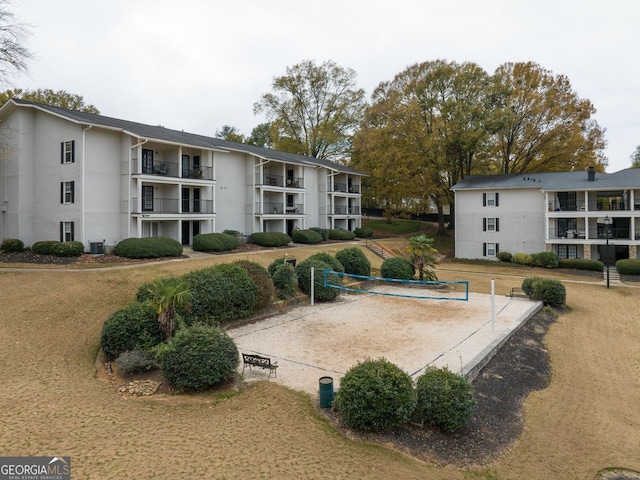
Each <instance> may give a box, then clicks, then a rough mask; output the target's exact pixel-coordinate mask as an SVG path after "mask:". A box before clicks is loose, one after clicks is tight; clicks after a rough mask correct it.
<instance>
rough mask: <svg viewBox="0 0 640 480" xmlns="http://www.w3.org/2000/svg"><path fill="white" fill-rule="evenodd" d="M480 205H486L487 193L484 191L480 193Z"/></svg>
mask: <svg viewBox="0 0 640 480" xmlns="http://www.w3.org/2000/svg"><path fill="white" fill-rule="evenodd" d="M482 206H483V207H486V206H487V194H486V193H483V194H482Z"/></svg>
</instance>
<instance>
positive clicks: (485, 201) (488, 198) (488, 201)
mask: <svg viewBox="0 0 640 480" xmlns="http://www.w3.org/2000/svg"><path fill="white" fill-rule="evenodd" d="M499 200H500V195H499V193H498V192H495V193H494V192H490V193H483V194H482V206H483V207H498V206H499V205H500V202H499Z"/></svg>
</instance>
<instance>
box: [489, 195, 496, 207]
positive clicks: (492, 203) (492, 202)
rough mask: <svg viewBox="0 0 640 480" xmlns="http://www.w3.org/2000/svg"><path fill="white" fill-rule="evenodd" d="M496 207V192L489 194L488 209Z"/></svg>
mask: <svg viewBox="0 0 640 480" xmlns="http://www.w3.org/2000/svg"><path fill="white" fill-rule="evenodd" d="M495 206H496V194H495V192H487V207H495Z"/></svg>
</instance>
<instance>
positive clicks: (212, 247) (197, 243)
mask: <svg viewBox="0 0 640 480" xmlns="http://www.w3.org/2000/svg"><path fill="white" fill-rule="evenodd" d="M234 248H238V237H236V236H234V235H229V234H228V233H200V234H198V235H196V236H195V237H193V249H194V250H195V251H196V252H228V251H229V250H233V249H234Z"/></svg>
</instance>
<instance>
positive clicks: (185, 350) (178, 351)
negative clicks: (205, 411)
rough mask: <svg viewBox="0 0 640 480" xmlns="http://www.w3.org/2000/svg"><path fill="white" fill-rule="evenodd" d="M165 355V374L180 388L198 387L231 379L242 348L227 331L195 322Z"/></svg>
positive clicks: (169, 345)
mask: <svg viewBox="0 0 640 480" xmlns="http://www.w3.org/2000/svg"><path fill="white" fill-rule="evenodd" d="M167 347H168V348H167V349H166V351H165V352H164V353H163V355H162V357H163V358H162V371H163V372H164V375H165V377H166V378H167V380H169V381H170V382H171V383H172V384H173V385H174V386H175V387H176V388H177V389H178V390H180V391H197V390H204V389H206V388H209V387H212V386H215V385H219V384H220V383H223V382H225V381H227V380H228V379H229V378H231V376H232V375H233V373H234V372H235V370H236V368H237V367H238V363H239V358H238V356H239V355H238V348H237V347H236V344H235V343H234V341H233V340H232V339H231V338H229V336H227V334H225V333H224V332H222V331H220V330H218V329H217V328H214V327H208V326H205V325H194V326H192V327H190V328H186V329H184V330H180V331H178V333H176V335H175V336H174V337H173V338H172V339H171V340H170V341H169V343H168V344H167Z"/></svg>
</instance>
